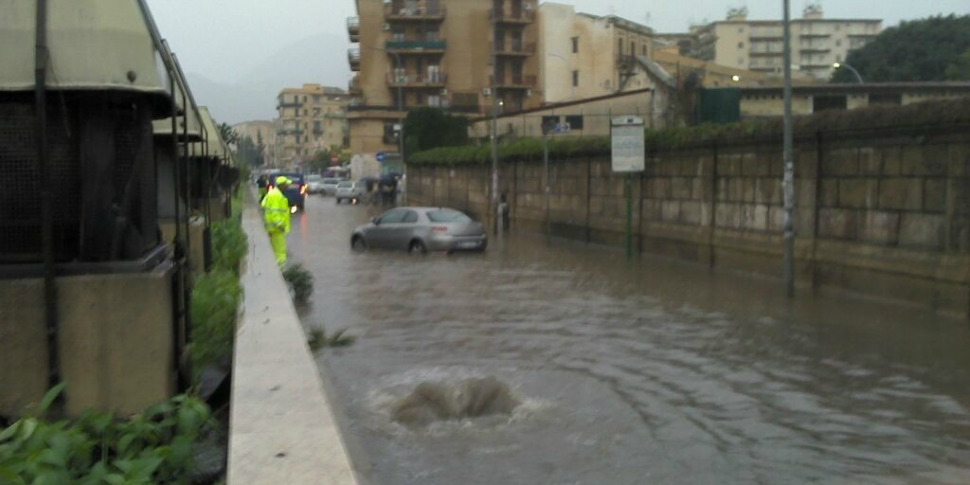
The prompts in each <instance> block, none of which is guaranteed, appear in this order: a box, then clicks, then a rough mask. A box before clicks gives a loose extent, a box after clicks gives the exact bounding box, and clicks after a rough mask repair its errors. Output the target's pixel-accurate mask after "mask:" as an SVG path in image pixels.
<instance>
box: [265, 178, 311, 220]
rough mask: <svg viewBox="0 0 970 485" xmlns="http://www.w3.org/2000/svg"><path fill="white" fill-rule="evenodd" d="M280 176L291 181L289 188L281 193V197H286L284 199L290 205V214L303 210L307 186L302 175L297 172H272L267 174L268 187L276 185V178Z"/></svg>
mask: <svg viewBox="0 0 970 485" xmlns="http://www.w3.org/2000/svg"><path fill="white" fill-rule="evenodd" d="M280 175H282V176H284V177H286V178H288V179H290V180H291V181H293V183H292V184H291V185H290V187H289V188H288V189H286V190H285V191H283V195H285V196H286V199H287V200H288V201H289V203H290V212H291V213H296V211H298V210H299V211H302V210H304V207H305V206H306V194H307V186H306V180H305V179H304V178H303V174H302V173H298V172H273V173H271V174H269V183H270V187H273V186H275V185H276V177H279V176H280Z"/></svg>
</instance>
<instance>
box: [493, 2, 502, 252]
mask: <svg viewBox="0 0 970 485" xmlns="http://www.w3.org/2000/svg"><path fill="white" fill-rule="evenodd" d="M495 13H496V14H497V13H498V12H495ZM497 26H498V24H497V23H496V22H495V21H494V18H493V21H492V83H491V84H492V89H491V91H492V211H494V214H495V233H496V234H498V231H499V228H500V227H501V224H502V221H500V220H499V213H498V209H499V207H498V200H499V199H498V89H497V88H498V78H497V74H498V64H497V63H498V46H497V45H496V44H497V43H498V36H497V34H498V29H497Z"/></svg>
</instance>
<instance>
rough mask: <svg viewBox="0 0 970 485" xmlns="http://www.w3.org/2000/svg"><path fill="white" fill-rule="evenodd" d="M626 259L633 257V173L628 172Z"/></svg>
mask: <svg viewBox="0 0 970 485" xmlns="http://www.w3.org/2000/svg"><path fill="white" fill-rule="evenodd" d="M626 259H633V174H632V173H627V174H626Z"/></svg>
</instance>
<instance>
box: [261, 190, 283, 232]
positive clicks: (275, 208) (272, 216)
mask: <svg viewBox="0 0 970 485" xmlns="http://www.w3.org/2000/svg"><path fill="white" fill-rule="evenodd" d="M263 218H264V222H265V224H266V232H282V233H283V234H289V233H290V202H289V201H288V200H286V196H285V195H283V192H280V189H278V188H276V187H273V188H272V189H270V191H269V192H267V193H266V197H263Z"/></svg>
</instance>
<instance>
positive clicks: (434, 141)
mask: <svg viewBox="0 0 970 485" xmlns="http://www.w3.org/2000/svg"><path fill="white" fill-rule="evenodd" d="M404 131H405V139H404V143H405V151H406V152H407V153H417V152H420V151H424V150H430V149H432V148H438V147H448V146H459V145H466V144H468V119H467V118H465V117H463V116H453V115H451V114H449V113H447V112H445V111H444V110H442V109H438V108H417V109H413V110H411V111H409V112H408V117H407V119H405V121H404Z"/></svg>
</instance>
